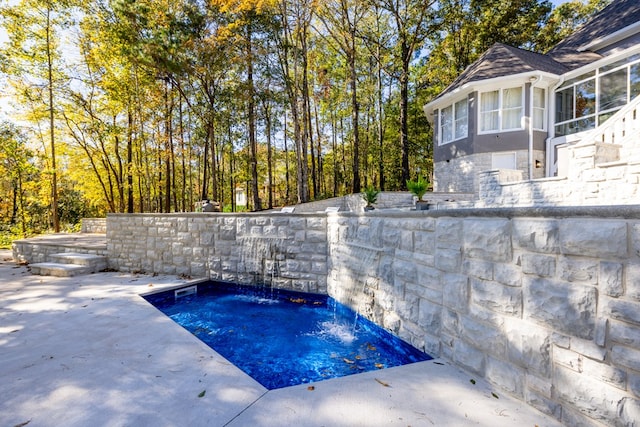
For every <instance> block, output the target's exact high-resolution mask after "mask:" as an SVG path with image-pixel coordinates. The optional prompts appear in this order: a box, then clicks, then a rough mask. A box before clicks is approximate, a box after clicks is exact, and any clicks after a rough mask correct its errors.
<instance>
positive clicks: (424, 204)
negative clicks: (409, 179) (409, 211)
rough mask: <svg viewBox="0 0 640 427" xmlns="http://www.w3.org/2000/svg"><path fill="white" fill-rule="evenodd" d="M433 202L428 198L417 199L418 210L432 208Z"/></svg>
mask: <svg viewBox="0 0 640 427" xmlns="http://www.w3.org/2000/svg"><path fill="white" fill-rule="evenodd" d="M431 206H432V204H431V203H429V202H428V201H426V200H418V201H416V210H417V211H428V210H429V209H431Z"/></svg>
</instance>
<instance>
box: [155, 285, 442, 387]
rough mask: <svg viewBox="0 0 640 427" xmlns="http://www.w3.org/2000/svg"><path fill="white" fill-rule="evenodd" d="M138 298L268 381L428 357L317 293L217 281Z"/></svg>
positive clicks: (274, 383)
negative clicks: (144, 300)
mask: <svg viewBox="0 0 640 427" xmlns="http://www.w3.org/2000/svg"><path fill="white" fill-rule="evenodd" d="M183 289H188V291H184V290H180V289H178V290H172V291H165V292H160V293H156V294H151V295H146V296H145V297H144V298H145V299H146V300H147V301H149V302H150V303H151V304H153V305H154V306H155V307H157V308H158V309H159V310H161V311H162V312H163V313H165V314H166V315H167V316H169V317H170V318H171V319H173V320H174V321H175V322H176V323H178V324H180V325H181V326H182V327H184V328H185V329H187V330H188V331H190V332H191V333H192V334H194V335H195V336H196V337H198V338H199V339H200V340H202V341H203V342H204V343H206V344H207V345H209V346H210V347H211V348H213V349H214V350H215V351H217V352H218V353H219V354H221V355H222V356H223V357H225V358H226V359H227V360H229V361H230V362H232V363H233V364H234V365H236V366H237V367H239V368H240V369H242V370H243V371H244V372H245V373H247V374H248V375H250V376H251V377H253V378H254V379H255V380H256V381H258V382H259V383H260V384H262V385H263V386H264V387H266V388H268V389H277V388H282V387H288V386H293V385H298V384H304V383H311V382H317V381H321V380H325V379H329V378H337V377H342V376H346V375H351V374H357V373H362V372H367V371H372V370H376V369H383V368H389V367H393V366H400V365H405V364H408V363H414V362H419V361H423V360H429V359H431V357H430V356H429V355H427V354H425V353H423V352H421V351H419V350H417V349H415V348H414V347H412V346H410V345H409V344H407V343H406V342H404V341H402V340H401V339H399V338H397V337H395V336H393V335H391V334H390V333H389V332H387V331H385V330H384V329H382V328H380V327H378V326H377V325H375V324H374V323H372V322H370V321H369V320H367V319H364V318H363V317H362V316H356V314H355V312H354V311H352V310H351V309H349V308H348V307H346V306H344V305H342V304H340V303H338V302H336V301H335V300H334V299H333V298H331V297H327V296H325V295H316V294H306V293H299V292H292V291H285V290H278V289H270V288H264V287H255V286H242V285H235V284H229V283H224V282H204V283H199V284H197V289H194V285H191V286H189V287H188V288H183Z"/></svg>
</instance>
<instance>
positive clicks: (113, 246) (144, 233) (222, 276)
mask: <svg viewBox="0 0 640 427" xmlns="http://www.w3.org/2000/svg"><path fill="white" fill-rule="evenodd" d="M326 223H327V221H326V216H325V215H324V214H287V215H284V214H279V213H270V214H220V213H216V214H206V213H187V214H133V215H131V214H109V215H108V216H107V246H108V250H109V267H110V268H112V269H115V270H119V271H127V272H135V271H140V272H149V273H162V274H176V275H181V276H188V277H210V278H212V279H219V280H227V281H232V282H238V283H266V284H273V285H274V286H277V287H280V288H286V289H293V290H298V291H303V292H316V293H318V292H319V293H326V271H327V232H326Z"/></svg>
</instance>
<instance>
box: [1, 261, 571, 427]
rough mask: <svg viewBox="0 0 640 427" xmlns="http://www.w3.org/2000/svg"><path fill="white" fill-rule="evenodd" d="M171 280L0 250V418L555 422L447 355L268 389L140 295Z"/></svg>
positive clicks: (87, 422)
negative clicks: (41, 263) (60, 264)
mask: <svg viewBox="0 0 640 427" xmlns="http://www.w3.org/2000/svg"><path fill="white" fill-rule="evenodd" d="M180 283H183V281H181V280H180V279H177V278H176V277H174V276H156V277H152V276H145V275H135V274H122V273H99V274H93V275H89V276H81V277H72V278H60V277H41V276H33V275H31V274H30V273H29V271H28V268H27V267H25V266H17V265H15V263H13V261H12V260H11V253H10V251H6V250H0V361H1V363H0V425H2V426H26V425H28V426H29V427H34V426H60V425H64V426H227V425H228V426H245V425H252V426H289V425H291V426H338V425H345V426H346V425H348V426H357V425H361V426H382V425H400V426H425V425H426V426H429V425H435V426H467V425H468V426H470V425H487V426H515V425H517V426H531V427H533V426H541V427H542V426H555V425H559V424H558V422H557V421H555V420H553V419H552V418H550V417H548V416H546V415H544V414H542V413H540V412H537V411H535V410H534V409H532V408H531V407H530V406H527V405H526V404H524V403H523V402H520V401H517V400H514V399H512V398H510V397H508V396H506V395H504V394H502V393H501V392H500V390H498V389H494V388H492V387H491V385H489V384H488V383H486V382H485V381H483V380H480V379H477V378H473V376H471V375H469V374H467V373H465V372H462V371H461V370H459V369H458V368H456V367H454V366H451V365H450V364H449V363H448V362H446V361H445V360H432V361H427V362H422V363H417V364H413V365H408V366H404V367H399V368H392V369H387V370H383V371H376V372H370V373H365V374H360V375H353V376H349V377H344V378H338V379H333V380H328V381H323V382H319V383H315V384H313V389H311V387H309V385H308V384H304V385H300V386H296V387H289V388H284V389H279V390H272V391H269V390H266V389H265V388H264V387H262V386H261V385H260V384H258V383H257V382H255V381H254V380H253V379H251V378H250V377H248V376H247V375H245V374H244V373H243V372H241V371H240V370H239V369H237V368H236V367H234V366H233V365H231V364H230V363H229V362H227V361H226V360H225V359H224V358H222V357H221V356H220V355H218V354H217V353H216V352H215V351H213V350H211V349H210V348H209V347H207V346H206V345H204V344H203V343H201V342H200V341H199V340H198V339H197V338H195V337H194V336H193V335H191V334H190V333H188V332H187V331H186V330H184V329H182V328H181V327H180V326H178V325H176V324H174V323H173V322H172V321H171V320H169V319H168V318H167V317H165V316H164V315H163V314H162V313H160V312H159V311H158V310H156V309H155V308H154V307H152V306H151V305H149V304H148V303H147V302H146V301H145V300H144V299H142V298H141V297H140V296H139V295H140V294H143V293H148V292H152V291H155V290H161V289H163V288H167V287H171V286H175V285H177V284H180ZM472 380H473V381H472ZM474 382H475V384H474Z"/></svg>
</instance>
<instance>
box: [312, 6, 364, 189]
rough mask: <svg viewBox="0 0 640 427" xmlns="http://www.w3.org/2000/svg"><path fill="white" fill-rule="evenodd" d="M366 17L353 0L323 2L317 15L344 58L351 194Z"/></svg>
mask: <svg viewBox="0 0 640 427" xmlns="http://www.w3.org/2000/svg"><path fill="white" fill-rule="evenodd" d="M365 14H366V8H364V7H362V5H361V4H359V2H358V1H356V0H331V1H328V2H327V3H325V5H324V9H323V12H322V13H321V14H320V15H319V18H320V20H321V21H322V22H323V24H324V29H325V30H326V32H327V33H328V34H329V36H330V37H331V40H332V41H333V42H334V43H335V45H336V46H337V51H338V52H339V53H340V54H341V55H344V58H345V60H346V63H347V67H348V70H349V74H348V75H349V90H350V95H351V126H352V133H353V135H352V138H353V159H352V174H353V180H352V186H351V190H352V191H353V192H354V193H359V192H360V190H361V184H360V104H359V99H358V71H357V61H358V40H359V38H358V33H359V32H360V24H361V22H362V19H363V18H364V16H365Z"/></svg>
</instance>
